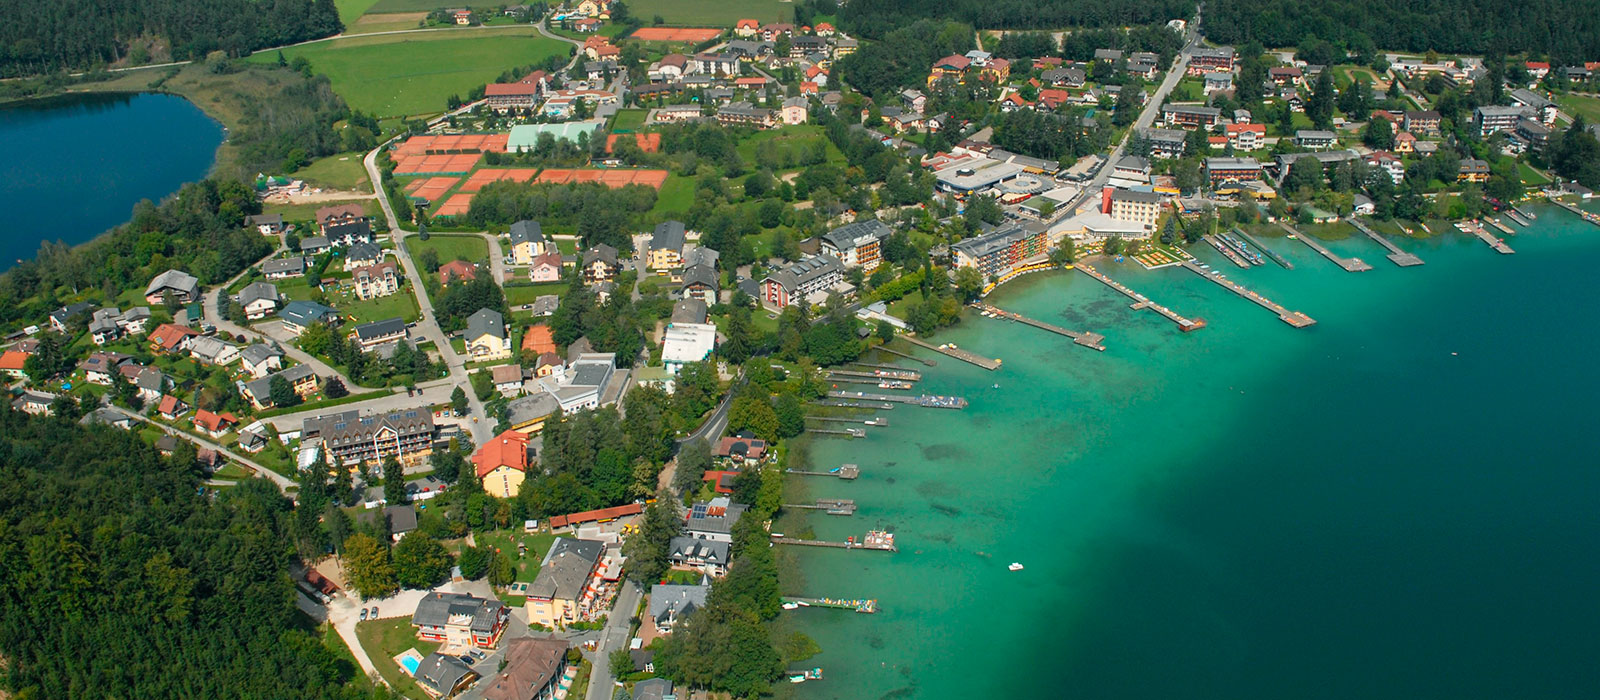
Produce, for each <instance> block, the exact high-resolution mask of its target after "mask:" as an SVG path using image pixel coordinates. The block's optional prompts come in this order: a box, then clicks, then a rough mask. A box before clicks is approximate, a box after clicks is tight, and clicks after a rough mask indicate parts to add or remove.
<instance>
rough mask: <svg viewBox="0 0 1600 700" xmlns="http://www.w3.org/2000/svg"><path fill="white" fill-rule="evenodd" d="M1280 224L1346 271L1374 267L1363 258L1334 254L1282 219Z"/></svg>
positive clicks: (1365, 269)
mask: <svg viewBox="0 0 1600 700" xmlns="http://www.w3.org/2000/svg"><path fill="white" fill-rule="evenodd" d="M1278 225H1279V226H1282V227H1283V230H1285V231H1288V232H1289V233H1290V234H1291V235H1293V236H1294V237H1295V238H1298V239H1300V242H1301V243H1304V244H1306V246H1308V247H1310V248H1311V249H1312V250H1315V251H1317V252H1318V253H1321V254H1322V257H1324V258H1327V259H1329V260H1331V261H1333V264H1335V265H1338V266H1339V267H1342V268H1344V271H1345V272H1366V271H1367V270H1371V269H1372V266H1371V265H1368V264H1367V263H1366V262H1364V261H1363V260H1362V259H1361V258H1341V257H1339V256H1337V255H1334V253H1333V251H1331V250H1328V248H1327V247H1326V246H1324V245H1322V244H1321V243H1318V242H1316V241H1314V240H1312V239H1311V236H1307V235H1305V234H1303V233H1301V232H1299V231H1296V230H1294V227H1292V226H1290V225H1288V224H1286V223H1283V222H1282V221H1279V222H1278Z"/></svg>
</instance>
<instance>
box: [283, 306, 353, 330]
mask: <svg viewBox="0 0 1600 700" xmlns="http://www.w3.org/2000/svg"><path fill="white" fill-rule="evenodd" d="M278 316H279V317H281V318H282V319H284V320H285V321H288V322H290V323H293V324H295V325H297V326H309V325H311V324H313V323H316V322H317V321H322V320H327V319H329V318H337V317H338V316H339V312H338V311H337V310H336V309H334V308H333V307H331V306H328V305H326V304H318V303H317V302H314V301H291V302H289V303H288V304H285V305H284V307H283V308H282V309H279V310H278Z"/></svg>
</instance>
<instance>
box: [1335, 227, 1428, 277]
mask: <svg viewBox="0 0 1600 700" xmlns="http://www.w3.org/2000/svg"><path fill="white" fill-rule="evenodd" d="M1345 220H1346V221H1349V222H1350V225H1351V226H1354V227H1356V229H1357V230H1359V231H1361V232H1362V233H1365V234H1367V238H1371V239H1372V240H1373V241H1374V242H1376V243H1377V244H1378V245H1381V246H1383V247H1384V248H1387V249H1389V255H1388V257H1389V261H1390V262H1392V263H1394V264H1396V265H1399V266H1400V267H1413V266H1416V265H1421V264H1422V258H1419V257H1417V256H1415V255H1412V254H1411V253H1407V252H1405V251H1403V250H1401V249H1400V246H1397V245H1395V244H1394V241H1391V240H1389V239H1387V238H1384V237H1383V236H1380V235H1378V234H1377V232H1376V231H1373V230H1372V229H1370V228H1367V225H1366V224H1363V223H1361V222H1360V221H1359V220H1357V219H1356V217H1354V216H1352V217H1350V218H1348V219H1345Z"/></svg>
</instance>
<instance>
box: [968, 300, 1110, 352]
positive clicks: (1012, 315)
mask: <svg viewBox="0 0 1600 700" xmlns="http://www.w3.org/2000/svg"><path fill="white" fill-rule="evenodd" d="M972 308H974V309H978V310H979V311H985V312H988V313H990V314H992V315H995V316H999V317H1000V318H1004V319H1009V320H1012V321H1016V322H1018V323H1025V324H1027V325H1030V326H1033V327H1034V328H1040V329H1043V330H1047V331H1050V332H1051V333H1058V334H1060V335H1064V336H1067V337H1068V338H1071V339H1072V342H1074V343H1077V344H1078V345H1082V346H1083V347H1086V348H1090V349H1094V350H1099V351H1101V352H1105V349H1106V346H1105V345H1103V344H1102V343H1101V341H1103V340H1105V339H1106V337H1105V336H1103V335H1100V334H1099V333H1088V332H1079V331H1069V330H1067V329H1065V328H1062V327H1060V326H1056V325H1051V324H1048V323H1045V322H1044V321H1036V320H1034V319H1031V318H1028V317H1027V316H1023V315H1022V314H1019V313H1016V312H1014V311H1006V310H1005V309H1002V308H999V307H997V306H990V305H988V304H984V303H982V302H977V303H974V304H973V305H972Z"/></svg>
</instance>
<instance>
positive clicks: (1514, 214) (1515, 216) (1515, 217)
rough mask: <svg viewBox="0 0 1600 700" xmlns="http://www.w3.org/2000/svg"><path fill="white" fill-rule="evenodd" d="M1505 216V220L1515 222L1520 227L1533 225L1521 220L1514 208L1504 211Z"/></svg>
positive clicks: (1520, 215)
mask: <svg viewBox="0 0 1600 700" xmlns="http://www.w3.org/2000/svg"><path fill="white" fill-rule="evenodd" d="M1505 215H1506V218H1507V219H1510V220H1512V221H1515V222H1517V224H1519V225H1521V226H1532V225H1533V222H1531V221H1528V220H1527V219H1524V218H1522V214H1520V213H1518V212H1517V209H1516V207H1511V208H1509V209H1506V210H1505Z"/></svg>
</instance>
